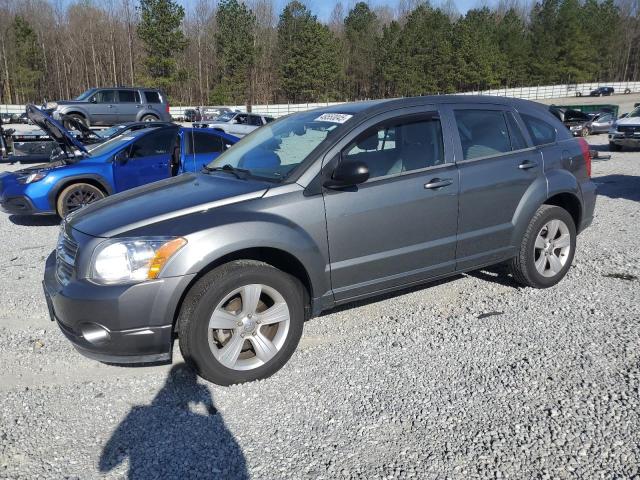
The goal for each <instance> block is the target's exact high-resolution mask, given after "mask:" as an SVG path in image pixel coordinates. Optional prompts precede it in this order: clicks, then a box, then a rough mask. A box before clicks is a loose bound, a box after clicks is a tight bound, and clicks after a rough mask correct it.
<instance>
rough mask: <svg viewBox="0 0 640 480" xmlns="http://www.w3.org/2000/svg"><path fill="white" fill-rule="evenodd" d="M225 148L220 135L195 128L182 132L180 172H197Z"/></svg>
mask: <svg viewBox="0 0 640 480" xmlns="http://www.w3.org/2000/svg"><path fill="white" fill-rule="evenodd" d="M224 150H225V143H224V141H223V139H222V137H220V136H218V135H215V134H213V133H208V132H201V131H198V130H195V129H192V130H185V131H184V132H183V134H182V151H183V152H185V153H184V155H183V156H182V158H183V160H182V165H181V168H180V173H183V172H199V171H200V170H202V167H204V166H205V165H208V164H209V163H210V162H212V161H213V160H215V159H216V158H217V157H218V156H219V155H220V154H221V153H222V152H224Z"/></svg>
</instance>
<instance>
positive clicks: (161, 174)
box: [113, 128, 179, 192]
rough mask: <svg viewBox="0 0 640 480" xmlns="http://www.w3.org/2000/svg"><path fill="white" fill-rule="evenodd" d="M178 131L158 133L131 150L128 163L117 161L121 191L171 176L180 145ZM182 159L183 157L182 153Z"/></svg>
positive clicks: (118, 184) (172, 129)
mask: <svg viewBox="0 0 640 480" xmlns="http://www.w3.org/2000/svg"><path fill="white" fill-rule="evenodd" d="M177 139H178V129H175V128H166V129H162V130H155V131H152V132H150V133H147V134H146V135H144V136H143V137H141V138H139V139H138V140H137V141H136V142H135V143H134V144H133V145H131V146H130V147H129V157H128V159H127V160H126V161H125V162H117V161H114V164H113V168H114V178H115V183H116V189H117V191H119V192H120V191H123V190H127V189H129V188H133V187H137V186H139V185H144V184H146V183H151V182H155V181H157V180H162V179H164V178H168V177H169V176H170V160H171V155H173V154H174V148H175V147H176V146H177V145H179V144H178V143H177ZM178 155H179V153H178Z"/></svg>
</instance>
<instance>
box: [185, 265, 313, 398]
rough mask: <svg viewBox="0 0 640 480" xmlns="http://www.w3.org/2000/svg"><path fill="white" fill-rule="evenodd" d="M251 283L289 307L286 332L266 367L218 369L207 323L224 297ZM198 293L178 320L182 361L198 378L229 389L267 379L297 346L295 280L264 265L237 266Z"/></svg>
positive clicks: (300, 318) (299, 313)
mask: <svg viewBox="0 0 640 480" xmlns="http://www.w3.org/2000/svg"><path fill="white" fill-rule="evenodd" d="M252 283H261V284H264V285H267V286H269V287H271V288H273V289H275V290H277V291H278V292H279V293H280V295H282V297H283V298H284V299H285V301H286V302H287V306H288V307H289V317H290V323H289V331H288V333H287V337H286V339H285V342H284V344H283V345H282V348H281V349H280V351H279V352H278V353H277V354H276V355H275V356H274V357H273V358H272V359H271V360H270V361H269V362H268V363H267V364H266V365H263V366H261V367H258V368H255V369H252V370H233V369H230V368H227V367H225V366H224V365H222V364H221V363H220V362H219V361H218V360H217V359H216V357H215V356H214V355H213V353H212V352H211V349H210V348H209V342H208V336H209V319H210V317H211V313H212V312H213V310H214V309H215V307H216V306H217V305H218V304H219V303H220V302H221V301H222V300H223V299H224V297H225V296H226V295H228V294H229V293H230V292H232V291H233V290H235V289H237V288H239V287H242V286H244V285H249V284H252ZM202 293H203V294H202V295H201V296H200V298H199V300H197V304H196V305H195V306H194V308H193V310H192V311H191V312H190V314H189V316H188V318H184V319H181V321H187V322H188V327H187V330H188V331H187V332H185V333H186V335H188V336H189V338H188V342H189V345H190V356H189V358H186V357H185V360H186V361H187V362H188V363H190V364H191V365H192V366H193V367H194V368H195V370H196V371H197V372H198V374H199V375H200V376H202V377H203V378H205V379H207V380H209V381H212V382H214V383H217V384H219V385H232V384H235V383H243V382H248V381H252V380H257V379H261V378H266V377H269V376H271V375H273V374H274V373H275V372H277V371H278V370H279V369H280V368H282V366H283V365H284V364H285V363H286V362H287V361H288V360H289V358H290V357H291V355H292V354H293V352H294V351H295V349H296V347H297V346H298V342H299V341H300V337H301V336H302V329H303V324H304V305H303V295H302V291H301V286H300V284H299V282H298V281H297V279H295V278H294V277H292V276H290V275H288V274H286V273H284V272H282V271H280V270H277V269H275V268H273V267H271V266H268V265H264V266H262V265H251V266H238V267H232V268H231V269H229V270H227V271H225V272H224V275H223V276H220V277H218V278H216V280H215V281H214V282H212V283H209V284H208V285H206V286H205V287H204V291H203V292H202ZM181 347H182V345H181ZM184 354H185V352H184V351H183V355H184Z"/></svg>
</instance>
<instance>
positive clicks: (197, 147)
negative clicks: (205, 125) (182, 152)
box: [187, 131, 224, 154]
mask: <svg viewBox="0 0 640 480" xmlns="http://www.w3.org/2000/svg"><path fill="white" fill-rule="evenodd" d="M220 152H224V142H223V141H222V138H220V137H219V136H218V135H210V134H207V133H203V132H195V131H194V132H192V135H190V141H189V142H187V153H191V154H198V153H220Z"/></svg>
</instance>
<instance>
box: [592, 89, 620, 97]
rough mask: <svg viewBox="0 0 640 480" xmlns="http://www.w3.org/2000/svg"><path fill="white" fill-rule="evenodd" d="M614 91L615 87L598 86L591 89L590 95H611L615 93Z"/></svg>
mask: <svg viewBox="0 0 640 480" xmlns="http://www.w3.org/2000/svg"><path fill="white" fill-rule="evenodd" d="M614 92H615V90H614V89H613V87H598V88H596V89H595V90H591V93H589V96H591V97H602V96H609V95H613V94H614Z"/></svg>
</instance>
